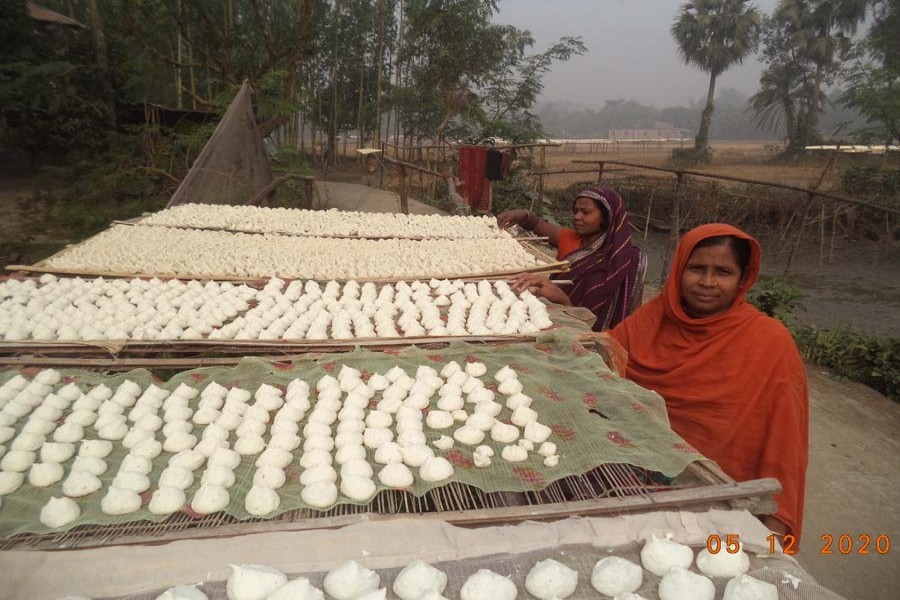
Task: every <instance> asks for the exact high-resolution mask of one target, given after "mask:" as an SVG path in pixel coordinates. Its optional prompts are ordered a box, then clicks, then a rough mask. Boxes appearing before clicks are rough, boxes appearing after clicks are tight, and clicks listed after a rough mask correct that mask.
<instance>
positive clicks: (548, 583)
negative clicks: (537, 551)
mask: <svg viewBox="0 0 900 600" xmlns="http://www.w3.org/2000/svg"><path fill="white" fill-rule="evenodd" d="M576 587H578V572H577V571H575V570H573V569H570V568H569V567H567V566H566V565H564V564H562V563H561V562H559V561H556V560H553V559H552V558H548V559H546V560H542V561H540V562H538V563H537V564H536V565H534V566H533V567H532V568H531V570H530V571H529V572H528V575H527V576H526V577H525V589H526V590H528V592H529V593H530V594H531V595H532V596H535V597H536V598H540V599H541V600H551V599H552V598H559V599H563V598H568V597H569V596H571V595H572V594H574V593H575V588H576Z"/></svg>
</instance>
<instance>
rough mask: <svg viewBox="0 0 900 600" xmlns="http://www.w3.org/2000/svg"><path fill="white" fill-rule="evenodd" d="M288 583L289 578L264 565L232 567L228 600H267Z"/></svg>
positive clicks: (228, 586)
mask: <svg viewBox="0 0 900 600" xmlns="http://www.w3.org/2000/svg"><path fill="white" fill-rule="evenodd" d="M285 583H287V576H286V575H285V574H284V573H282V572H281V571H279V570H278V569H273V568H272V567H267V566H264V565H231V575H229V576H228V583H227V584H226V586H225V588H226V593H227V594H228V600H265V598H266V597H267V596H268V595H269V594H271V593H272V592H274V591H275V590H277V589H278V588H280V587H281V586H283V585H284V584H285Z"/></svg>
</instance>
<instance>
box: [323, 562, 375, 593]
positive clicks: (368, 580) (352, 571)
mask: <svg viewBox="0 0 900 600" xmlns="http://www.w3.org/2000/svg"><path fill="white" fill-rule="evenodd" d="M380 583H381V577H380V576H379V575H378V573H376V572H375V571H372V570H370V569H367V568H365V567H364V566H362V565H361V564H359V563H358V562H356V561H354V560H349V561H347V562H345V563H344V564H342V565H341V566H340V567H338V568H337V569H335V570H333V571H330V572H329V573H328V575H326V576H325V582H324V588H325V592H327V593H328V595H329V596H331V597H332V598H334V599H335V600H354V599H355V598H358V597H360V596H363V595H365V594H368V593H370V592H374V591H375V590H377V589H378V585H379V584H380Z"/></svg>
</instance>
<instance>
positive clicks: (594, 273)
mask: <svg viewBox="0 0 900 600" xmlns="http://www.w3.org/2000/svg"><path fill="white" fill-rule="evenodd" d="M497 221H498V222H499V224H500V227H504V228H505V227H509V226H510V225H519V226H520V227H522V228H524V229H527V230H529V231H533V232H534V233H536V234H537V235H539V236H544V237H547V238H548V239H549V241H550V243H551V244H553V245H554V246H556V248H557V249H558V252H557V259H558V260H564V261H566V262H568V263H569V265H570V271H569V272H568V273H562V274H559V275H556V276H554V277H555V278H556V279H569V280H571V281H572V282H573V284H572V285H567V286H565V287H561V286H560V285H557V284H556V283H554V282H553V279H549V278H547V277H544V276H542V275H532V274H523V275H518V276H516V277H514V278H513V279H512V285H513V288H514V289H515V290H517V291H522V290H526V289H528V290H530V291H531V292H532V293H534V294H535V295H537V296H541V297H544V298H546V299H547V300H549V301H550V302H555V303H556V304H564V305H569V306H583V307H585V308H587V309H589V310H590V311H591V312H593V313H594V314H595V315H597V321H596V322H595V323H594V331H602V330H604V329H611V328H613V327H615V326H616V325H618V324H619V323H620V322H621V321H622V320H623V319H624V318H625V317H626V316H628V314H629V312H631V310H632V309H633V308H635V307H634V306H633V304H634V303H635V298H636V296H637V295H639V294H640V289H639V286H641V285H642V284H643V273H644V271H645V269H646V258H645V256H644V255H643V254H642V253H641V251H640V249H639V248H638V247H637V246H635V245H634V244H632V242H631V225H630V224H629V222H628V212H627V211H626V210H625V203H624V202H623V201H622V197H621V196H619V194H617V193H616V192H614V191H613V190H611V189H609V188H605V187H592V188H588V189H586V190H584V191H583V192H581V193H580V194H578V197H577V198H575V202H574V203H573V205H572V224H573V229H566V228H564V227H559V226H557V225H553V224H552V223H548V222H547V221H544V220H543V219H541V218H539V217H538V216H537V215H535V214H533V213H532V212H531V211H528V210H510V211H505V212H503V213H501V214H500V215H498V216H497Z"/></svg>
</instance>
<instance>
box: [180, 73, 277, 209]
mask: <svg viewBox="0 0 900 600" xmlns="http://www.w3.org/2000/svg"><path fill="white" fill-rule="evenodd" d="M251 91H252V90H251V88H250V83H249V82H247V81H244V84H243V85H242V86H241V90H240V91H239V92H238V94H237V96H235V97H234V100H232V101H231V105H230V106H229V107H228V110H227V111H225V116H223V117H222V120H221V121H219V124H218V125H217V126H216V130H215V131H214V132H213V134H212V136H211V137H210V138H209V141H208V142H206V146H204V147H203V150H201V151H200V155H199V156H198V157H197V160H195V161H194V164H193V165H192V166H191V169H190V171H188V174H187V175H185V177H184V179H183V180H182V181H181V184H180V185H179V186H178V189H177V190H175V193H174V194H173V195H172V197H171V198H170V199H169V203H168V204H167V205H166V207H167V208H168V207H171V206H177V205H179V204H187V203H199V204H246V203H247V202H248V201H249V200H250V199H252V198H253V197H254V196H256V195H257V194H258V193H259V192H260V191H261V190H262V189H263V188H265V187H266V186H268V185H269V184H271V183H272V168H271V166H270V165H269V158H268V156H267V155H266V151H265V147H264V146H263V140H262V138H261V137H260V134H259V129H258V128H257V126H256V116H255V115H254V114H253V103H252V101H251V96H250V94H251Z"/></svg>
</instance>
